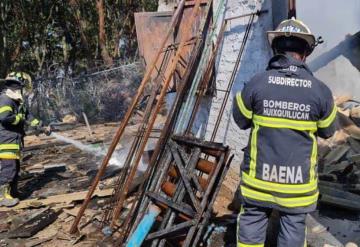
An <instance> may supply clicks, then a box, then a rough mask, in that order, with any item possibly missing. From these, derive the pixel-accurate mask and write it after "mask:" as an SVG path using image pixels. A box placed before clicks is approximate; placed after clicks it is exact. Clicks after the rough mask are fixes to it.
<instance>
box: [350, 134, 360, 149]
mask: <svg viewBox="0 0 360 247" xmlns="http://www.w3.org/2000/svg"><path fill="white" fill-rule="evenodd" d="M347 140H348V143H349V144H350V146H351V149H352V150H354V151H355V153H360V142H359V141H358V140H356V139H354V138H352V137H349V138H348V139H347Z"/></svg>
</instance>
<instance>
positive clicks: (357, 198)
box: [319, 183, 360, 211]
mask: <svg viewBox="0 0 360 247" xmlns="http://www.w3.org/2000/svg"><path fill="white" fill-rule="evenodd" d="M319 189H320V202H322V203H326V204H330V205H333V206H337V207H341V208H345V209H350V210H356V211H360V195H357V194H354V193H351V192H347V191H346V190H343V189H340V188H334V187H329V186H326V185H324V184H321V183H320V184H319Z"/></svg>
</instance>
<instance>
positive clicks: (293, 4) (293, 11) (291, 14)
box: [288, 0, 296, 19]
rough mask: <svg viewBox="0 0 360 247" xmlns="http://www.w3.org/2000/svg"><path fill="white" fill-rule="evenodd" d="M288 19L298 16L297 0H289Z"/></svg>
mask: <svg viewBox="0 0 360 247" xmlns="http://www.w3.org/2000/svg"><path fill="white" fill-rule="evenodd" d="M288 7H289V11H288V19H291V18H292V17H294V18H296V0H289V5H288Z"/></svg>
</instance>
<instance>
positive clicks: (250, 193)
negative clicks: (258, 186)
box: [241, 186, 319, 208]
mask: <svg viewBox="0 0 360 247" xmlns="http://www.w3.org/2000/svg"><path fill="white" fill-rule="evenodd" d="M241 194H242V195H243V196H244V197H247V198H249V199H252V200H255V201H263V202H271V203H275V204H277V205H280V206H283V207H287V208H295V207H306V206H310V205H311V204H314V203H316V202H317V199H318V196H319V192H318V191H317V192H316V193H314V195H310V196H301V197H289V198H284V197H277V196H274V195H272V194H268V193H263V192H259V191H256V190H253V189H250V188H248V187H246V186H241Z"/></svg>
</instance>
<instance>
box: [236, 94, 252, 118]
mask: <svg viewBox="0 0 360 247" xmlns="http://www.w3.org/2000/svg"><path fill="white" fill-rule="evenodd" d="M236 103H237V106H238V107H239V109H240V112H241V113H242V114H243V115H244V116H245V117H246V118H248V119H251V117H252V114H253V112H252V111H251V110H249V109H247V108H246V106H245V104H244V101H243V99H242V96H241V92H239V93H237V94H236Z"/></svg>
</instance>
